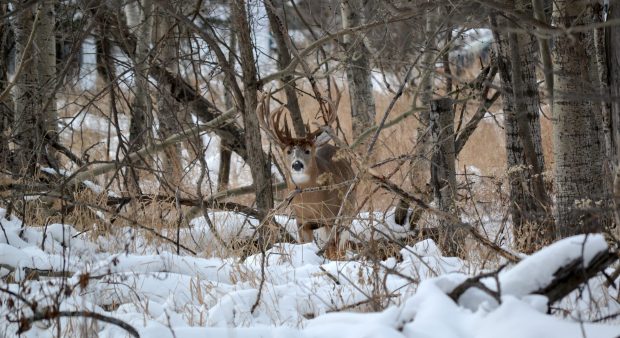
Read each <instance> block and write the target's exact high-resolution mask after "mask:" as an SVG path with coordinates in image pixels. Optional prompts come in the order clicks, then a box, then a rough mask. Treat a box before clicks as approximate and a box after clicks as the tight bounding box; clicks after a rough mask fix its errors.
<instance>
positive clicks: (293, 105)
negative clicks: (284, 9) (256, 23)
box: [264, 0, 306, 137]
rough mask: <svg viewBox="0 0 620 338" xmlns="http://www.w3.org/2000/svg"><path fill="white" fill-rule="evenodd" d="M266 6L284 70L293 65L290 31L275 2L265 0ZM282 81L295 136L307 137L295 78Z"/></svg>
mask: <svg viewBox="0 0 620 338" xmlns="http://www.w3.org/2000/svg"><path fill="white" fill-rule="evenodd" d="M264 4H265V10H266V11H267V17H268V18H269V26H271V32H272V34H273V37H274V38H275V40H276V45H277V46H278V69H279V70H282V69H284V68H286V66H288V65H289V64H290V63H291V52H290V51H289V49H288V47H287V44H286V40H285V39H288V37H287V36H286V35H287V34H288V29H287V27H286V24H285V23H284V21H282V19H281V16H279V15H278V14H277V12H276V11H275V10H276V8H275V5H274V4H273V1H272V0H264ZM281 81H282V84H283V85H284V93H285V94H286V108H287V109H288V111H289V112H290V115H291V120H292V121H293V129H295V135H297V137H304V136H305V135H306V127H305V125H304V120H303V118H302V116H301V109H300V108H299V101H298V100H297V92H296V89H295V82H294V78H293V76H292V75H284V76H283V77H282V79H281Z"/></svg>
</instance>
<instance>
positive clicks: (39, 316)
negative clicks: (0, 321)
mask: <svg viewBox="0 0 620 338" xmlns="http://www.w3.org/2000/svg"><path fill="white" fill-rule="evenodd" d="M58 317H84V318H92V319H96V320H99V321H102V322H105V323H109V324H112V325H116V326H118V327H120V328H122V329H123V330H125V331H127V332H128V333H129V334H130V335H132V336H134V337H136V338H140V334H139V333H138V330H136V329H135V328H134V327H133V326H131V325H129V324H127V323H126V322H124V321H122V320H120V319H117V318H114V317H109V316H105V315H102V314H100V313H96V312H92V311H57V310H56V309H52V308H50V309H48V310H47V311H45V312H36V313H35V314H34V315H33V316H31V317H25V318H21V319H20V321H19V329H18V330H17V334H22V333H24V332H26V331H28V330H30V328H31V327H32V323H34V322H38V321H42V320H53V319H56V318H58Z"/></svg>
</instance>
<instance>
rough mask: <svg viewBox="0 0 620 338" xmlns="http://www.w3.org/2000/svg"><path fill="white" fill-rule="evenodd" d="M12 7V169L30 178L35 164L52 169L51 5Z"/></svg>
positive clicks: (53, 64)
mask: <svg viewBox="0 0 620 338" xmlns="http://www.w3.org/2000/svg"><path fill="white" fill-rule="evenodd" d="M12 4H13V7H14V8H17V9H20V10H19V12H18V14H16V15H15V16H14V18H13V22H12V26H13V31H14V33H15V49H16V58H17V69H16V71H15V73H16V75H15V80H14V81H15V88H14V96H13V97H14V102H15V109H14V111H15V116H14V123H13V128H14V135H15V138H14V140H15V142H16V147H17V150H18V151H19V153H20V156H17V157H16V160H17V167H16V170H17V171H18V172H20V173H21V174H24V175H28V176H32V175H33V174H34V173H35V171H36V168H37V165H38V164H42V165H45V166H53V167H54V166H56V161H55V159H54V157H53V156H54V155H53V152H52V151H51V149H50V147H48V145H49V141H48V140H47V139H49V137H55V135H56V127H55V124H56V122H57V115H56V100H55V99H54V97H55V81H56V80H57V78H56V43H55V37H54V29H53V27H54V22H55V19H54V18H55V16H54V2H53V1H49V0H48V1H43V2H40V3H39V4H38V5H37V6H24V5H25V3H24V2H21V1H15V2H13V3H12ZM22 6H24V7H23V8H22Z"/></svg>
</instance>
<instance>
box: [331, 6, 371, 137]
mask: <svg viewBox="0 0 620 338" xmlns="http://www.w3.org/2000/svg"><path fill="white" fill-rule="evenodd" d="M340 10H341V14H342V28H344V29H347V28H351V27H356V26H359V25H361V24H362V23H363V22H364V20H363V19H364V17H363V15H364V12H365V8H364V1H361V0H341V1H340ZM343 45H344V48H345V49H346V52H345V53H346V56H347V59H346V65H345V67H346V73H347V83H348V86H349V97H350V100H351V120H352V123H353V138H356V137H358V136H359V135H361V134H362V133H363V132H364V131H365V130H366V129H368V128H369V127H370V126H371V125H372V124H373V123H374V120H375V99H374V94H373V89H372V73H371V68H370V60H369V58H370V52H369V50H368V47H367V46H366V43H365V41H364V36H363V35H362V34H354V33H352V34H347V35H345V36H344V38H343Z"/></svg>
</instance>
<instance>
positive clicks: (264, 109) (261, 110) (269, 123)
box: [257, 92, 290, 146]
mask: <svg viewBox="0 0 620 338" xmlns="http://www.w3.org/2000/svg"><path fill="white" fill-rule="evenodd" d="M270 103H271V92H269V93H263V94H262V96H261V98H260V100H259V102H258V107H257V114H258V121H259V124H260V125H261V126H262V128H263V130H264V131H265V132H266V133H267V134H269V136H270V137H271V138H272V139H273V140H274V141H275V142H276V143H278V144H279V145H280V146H284V145H286V144H288V142H290V137H287V133H286V132H285V133H284V134H283V133H282V132H281V131H280V130H279V123H278V122H279V120H280V116H281V115H282V111H283V110H284V107H283V106H280V107H279V108H278V109H276V110H275V111H273V112H271V113H269V114H267V113H268V112H269V107H270ZM267 115H269V116H267ZM274 117H277V119H275V118H274ZM288 134H290V132H289V133H288Z"/></svg>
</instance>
